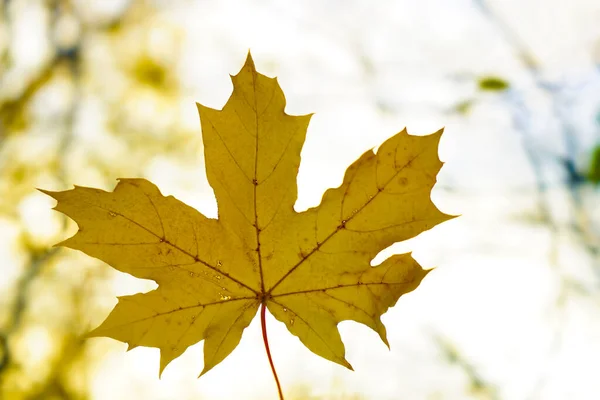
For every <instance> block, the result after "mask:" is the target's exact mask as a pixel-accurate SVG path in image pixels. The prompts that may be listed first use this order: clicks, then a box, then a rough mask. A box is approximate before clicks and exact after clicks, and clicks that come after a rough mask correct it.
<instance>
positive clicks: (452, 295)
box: [0, 0, 600, 400]
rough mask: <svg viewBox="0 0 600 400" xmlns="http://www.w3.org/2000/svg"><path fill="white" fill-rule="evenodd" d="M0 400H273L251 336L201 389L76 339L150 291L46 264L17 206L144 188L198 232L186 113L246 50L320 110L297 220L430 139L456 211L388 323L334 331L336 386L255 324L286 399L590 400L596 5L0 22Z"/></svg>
mask: <svg viewBox="0 0 600 400" xmlns="http://www.w3.org/2000/svg"><path fill="white" fill-rule="evenodd" d="M0 18H1V20H0V234H1V239H2V240H0V399H6V400H21V399H82V400H83V399H97V400H109V399H110V400H112V399H117V400H118V399H123V400H124V399H152V400H154V399H156V400H158V399H165V400H166V399H190V400H191V399H194V400H200V399H270V398H273V399H274V398H276V389H275V385H274V383H273V379H272V376H271V372H270V370H269V366H268V362H267V359H266V356H265V354H264V348H263V344H262V340H261V336H260V329H259V328H260V327H259V324H258V319H255V321H254V322H253V323H252V325H251V326H250V327H249V328H248V329H247V330H246V332H245V334H244V337H243V339H242V342H241V344H240V346H239V347H238V348H237V349H236V350H235V351H234V353H233V354H232V355H231V356H230V357H228V358H227V359H226V360H225V361H224V362H223V363H222V364H220V365H219V366H218V367H217V368H215V369H214V370H213V371H211V372H210V373H209V374H207V375H206V376H204V377H202V378H201V379H196V377H197V375H198V373H199V372H200V371H201V369H202V348H201V347H202V345H201V344H200V345H196V346H193V347H191V348H190V349H188V351H187V352H186V353H185V354H184V355H183V356H182V357H180V358H179V359H177V360H176V361H174V362H173V363H172V364H171V365H170V366H169V367H168V368H167V369H166V370H165V372H164V374H163V377H162V379H161V380H159V379H158V358H159V353H158V350H156V349H145V348H137V349H135V350H133V351H131V352H128V353H126V352H125V349H126V345H125V344H122V343H120V342H117V341H114V340H111V339H106V338H101V339H92V340H87V341H86V340H83V339H82V334H84V333H85V332H87V331H88V330H90V329H91V328H93V327H95V326H97V325H98V324H99V323H100V322H101V321H102V320H103V319H104V318H105V317H106V315H107V314H108V312H109V311H110V309H111V308H112V307H113V306H114V304H115V303H116V296H117V295H125V294H132V293H136V292H139V291H147V290H150V289H152V288H153V287H154V286H155V285H154V283H153V282H144V281H140V280H137V279H134V278H132V277H130V276H127V275H125V274H120V273H118V272H116V271H114V270H112V269H111V268H110V267H108V266H107V265H105V264H103V263H101V262H99V261H97V260H95V259H92V258H90V257H87V256H85V255H83V254H82V253H79V252H76V251H74V250H69V249H62V248H55V247H52V245H53V244H54V243H56V242H58V241H60V240H62V239H64V238H66V237H68V236H71V235H72V234H73V233H74V232H75V231H76V227H75V226H74V224H73V223H72V222H70V221H67V220H66V219H65V218H63V217H62V216H61V214H59V213H57V212H55V211H52V210H51V207H53V206H54V200H52V199H50V198H49V197H47V196H44V195H43V194H42V193H40V192H38V191H36V190H35V188H44V189H49V190H65V189H68V188H71V187H72V185H73V184H77V185H81V186H92V187H100V188H104V189H107V190H112V188H113V187H114V186H115V184H116V179H117V178H120V177H145V178H148V179H150V180H152V181H153V182H155V183H156V184H157V185H158V186H159V187H160V188H161V191H162V193H163V194H165V195H167V194H173V195H174V196H176V197H178V198H179V199H181V200H182V201H184V202H186V203H188V204H190V205H192V206H194V207H196V208H197V209H199V210H200V211H202V212H203V213H205V214H206V215H209V216H213V217H214V216H216V204H215V201H214V198H213V193H212V189H211V188H210V186H208V184H207V182H206V176H205V173H204V170H203V150H202V142H201V135H200V126H199V121H198V117H197V112H196V106H195V101H198V102H201V103H202V104H204V105H207V106H210V107H214V108H221V107H222V106H223V104H224V103H225V101H226V99H227V98H228V97H229V95H230V93H231V88H232V87H231V83H230V80H229V76H228V74H235V73H237V71H238V70H239V68H240V67H241V65H242V64H243V61H244V59H245V57H246V54H247V51H248V49H251V50H252V55H253V57H254V60H255V63H256V65H257V68H258V70H259V71H260V72H262V73H265V74H266V75H269V76H278V77H279V82H280V84H281V86H282V87H283V90H284V92H285V94H286V96H287V101H288V106H287V112H288V113H289V114H305V113H309V112H315V113H316V114H315V116H314V117H313V119H312V122H311V125H310V127H309V131H308V136H307V140H306V145H305V147H304V150H303V153H302V166H301V168H300V173H299V176H298V185H299V199H298V203H297V205H296V209H297V210H303V209H306V208H308V207H310V206H314V205H316V204H318V203H319V201H320V197H321V195H322V193H323V191H324V190H325V189H326V188H328V187H333V186H338V185H339V184H340V183H341V179H342V175H343V172H344V170H345V168H346V167H347V166H348V165H349V164H350V163H351V162H352V161H353V160H354V159H356V158H357V157H358V156H359V155H360V154H361V153H362V152H364V151H365V150H366V149H368V148H371V147H376V146H378V145H379V144H380V143H381V142H382V141H383V140H385V139H386V138H387V137H389V136H391V135H393V134H394V133H396V132H398V131H399V130H401V129H402V128H403V127H405V126H406V127H407V128H408V131H409V132H410V133H412V134H419V135H423V134H428V133H432V132H434V131H435V130H437V129H439V128H440V127H442V126H445V128H446V130H445V134H444V136H443V138H442V142H441V147H440V154H441V158H442V160H444V161H445V162H446V164H445V166H444V168H443V169H442V171H441V173H440V175H439V179H438V184H437V186H436V187H435V189H434V192H433V199H434V201H435V203H436V204H437V205H438V207H439V208H440V209H441V210H443V211H444V212H447V213H451V214H462V217H460V218H457V219H454V220H452V221H450V222H446V223H444V224H442V225H440V226H439V227H437V228H435V229H434V230H432V231H429V232H426V233H424V234H421V235H419V236H418V237H417V238H415V239H412V240H410V241H408V242H405V243H400V244H397V245H394V246H392V248H390V249H387V250H386V251H384V252H383V253H382V254H381V255H380V257H378V260H379V259H383V258H385V257H386V256H387V255H389V254H391V253H392V252H405V251H413V252H414V253H413V254H414V256H415V258H416V259H417V260H418V261H420V262H421V263H422V265H424V267H426V268H432V267H437V269H436V270H435V271H434V272H432V273H431V274H430V275H429V276H428V277H427V279H425V281H424V282H423V283H422V285H421V286H420V288H419V289H418V290H416V291H415V292H413V293H411V294H409V295H406V296H404V297H402V298H401V299H400V301H399V302H398V305H397V306H396V307H394V308H392V309H391V310H390V311H389V312H388V313H386V314H385V315H384V317H383V320H384V323H385V324H386V325H387V327H388V335H389V340H390V344H391V350H390V351H388V350H387V348H386V347H385V345H383V343H381V341H380V340H379V339H378V337H377V335H376V334H375V333H373V332H371V331H370V330H369V329H368V328H366V327H364V326H360V325H358V324H355V323H351V322H344V323H342V324H341V325H340V329H341V331H342V336H343V339H344V341H345V343H346V345H347V356H348V359H349V361H350V362H351V363H352V364H353V365H354V366H355V368H356V372H351V371H347V370H345V369H344V368H342V367H339V366H337V365H334V364H333V363H330V362H328V361H325V360H324V359H321V358H319V357H318V356H315V355H313V354H312V353H310V352H309V351H308V350H307V349H305V348H304V347H303V346H302V345H301V344H300V342H299V341H298V340H297V339H296V338H295V337H294V336H292V335H290V334H288V332H287V330H286V329H285V327H284V326H283V325H282V324H280V323H279V322H276V321H275V320H274V319H273V318H270V319H268V321H267V323H268V326H269V328H268V329H269V336H270V341H271V351H272V353H273V357H274V361H275V364H276V366H277V368H278V371H279V377H280V380H281V381H282V385H283V387H284V389H285V393H286V395H287V397H286V399H297V400H299V399H338V400H341V399H356V400H358V399H376V400H379V399H384V400H386V399H388V400H395V399H428V400H437V399H439V400H442V399H509V400H513V399H515V400H520V399H523V400H525V399H527V400H529V399H531V400H533V399H567V398H568V399H573V400H574V399H597V398H600V379H598V377H597V374H598V371H600V301H599V300H600V262H599V261H600V239H599V238H600V188H599V186H598V185H599V183H600V23H599V21H600V2H598V1H597V0H544V1H542V0H421V1H419V2H415V1H411V0H380V1H377V2H371V1H366V0H363V1H358V0H345V1H342V0H331V1H317V0H307V1H302V2H294V3H284V2H279V1H276V0H258V1H256V0H245V1H243V0H242V1H233V0H223V1H218V2H217V1H202V0H162V1H160V0H154V1H151V0H145V1H144V0H131V1H127V0H46V1H43V0H3V1H0Z"/></svg>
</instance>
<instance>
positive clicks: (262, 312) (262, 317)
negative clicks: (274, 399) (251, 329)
mask: <svg viewBox="0 0 600 400" xmlns="http://www.w3.org/2000/svg"><path fill="white" fill-rule="evenodd" d="M266 310H267V307H265V303H264V302H263V303H262V304H261V305H260V326H261V327H262V335H263V342H264V343H265V350H266V351H267V357H268V358H269V364H270V365H271V371H273V377H274V378H275V383H276V384H277V391H278V392H279V400H284V399H283V393H282V392H281V385H280V384H279V378H278V377H277V371H275V365H274V364H273V359H272V358H271V349H269V339H268V338H267V321H266V318H265V313H266Z"/></svg>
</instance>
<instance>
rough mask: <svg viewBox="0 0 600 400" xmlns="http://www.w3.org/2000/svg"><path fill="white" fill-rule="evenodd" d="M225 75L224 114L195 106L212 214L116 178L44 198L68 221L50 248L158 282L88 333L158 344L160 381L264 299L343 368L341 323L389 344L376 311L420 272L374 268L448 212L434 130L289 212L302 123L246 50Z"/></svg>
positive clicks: (211, 356) (216, 344)
mask: <svg viewBox="0 0 600 400" xmlns="http://www.w3.org/2000/svg"><path fill="white" fill-rule="evenodd" d="M232 81H233V87H234V90H233V93H232V95H231V97H230V98H229V100H228V102H227V104H226V105H225V106H224V108H223V110H214V109H211V108H208V107H204V106H202V105H200V104H198V110H199V114H200V120H201V126H202V136H203V142H204V151H205V159H206V171H207V177H208V181H209V183H210V185H211V186H212V188H213V189H214V193H215V197H216V199H217V203H218V211H219V214H218V219H211V218H207V217H205V216H204V215H202V214H201V213H200V212H198V211H196V210H195V209H193V208H191V207H189V206H187V205H186V204H184V203H182V202H180V201H178V200H177V199H175V198H174V197H172V196H167V197H165V196H163V195H162V194H161V193H160V191H159V190H158V188H157V187H156V186H155V185H153V184H152V183H151V182H149V181H147V180H144V179H120V181H119V183H118V185H117V186H116V188H115V189H114V191H113V192H105V191H102V190H99V189H93V188H86V187H78V186H76V187H75V188H74V189H72V190H67V191H63V192H50V191H43V192H44V193H47V194H48V195H50V196H52V197H53V198H55V199H56V200H58V203H57V206H56V207H55V208H56V210H58V211H60V212H62V213H64V214H66V215H67V216H69V217H70V218H72V219H73V220H74V221H76V222H77V224H78V226H79V231H78V232H77V233H76V234H75V236H73V237H71V238H69V239H67V240H65V241H64V242H62V243H59V244H60V245H62V246H66V247H70V248H72V249H77V250H81V251H83V252H84V253H86V254H88V255H90V256H92V257H96V258H98V259H100V260H102V261H104V262H106V263H108V264H110V265H111V266H112V267H114V268H115V269H117V270H119V271H122V272H126V273H129V274H131V275H133V276H135V277H138V278H143V279H151V280H154V281H156V282H157V283H158V288H157V289H156V290H153V291H151V292H148V293H140V294H135V295H132V296H123V297H119V301H118V304H117V305H116V306H115V308H114V310H113V311H112V312H111V313H110V315H109V316H108V317H107V319H106V320H105V321H104V322H103V323H102V324H101V325H100V326H99V327H98V328H96V329H95V330H94V331H92V332H91V333H90V336H107V337H111V338H114V339H117V340H120V341H122V342H126V343H128V345H129V348H133V347H136V346H149V347H157V348H159V349H160V355H161V358H160V371H161V373H162V371H163V370H164V368H165V367H166V366H167V364H168V363H169V362H170V361H172V360H173V359H175V358H177V357H178V356H179V355H181V354H182V353H183V352H184V351H185V350H186V348H187V347H189V346H191V345H193V344H195V343H197V342H199V341H201V340H204V341H205V342H204V369H203V371H202V373H201V375H202V374H204V373H206V372H207V371H209V370H210V369H211V368H213V367H214V366H215V365H217V364H218V363H220V362H221V361H222V360H223V359H224V358H225V357H227V355H229V354H230V353H231V352H232V351H233V350H234V349H235V347H236V346H237V345H238V343H239V341H240V339H241V336H242V332H243V330H244V329H245V328H246V327H247V326H248V325H249V324H250V322H251V321H252V319H253V317H254V316H255V314H256V312H257V310H258V308H259V306H261V304H262V306H263V318H264V307H265V306H266V307H267V308H268V309H269V311H270V312H271V314H272V315H273V316H274V317H275V318H276V319H278V320H279V321H281V322H283V323H284V324H285V325H286V327H287V329H288V330H289V331H290V332H291V333H292V334H293V335H295V336H297V337H298V338H299V339H300V340H301V341H302V343H303V344H304V345H305V346H306V347H308V348H309V349H310V350H311V351H313V352H314V353H315V354H318V355H320V356H321V357H324V358H326V359H328V360H331V361H333V362H336V363H338V364H341V365H343V366H345V367H348V368H352V367H351V366H350V364H349V363H348V361H347V360H346V358H345V350H344V344H343V343H342V341H341V338H340V334H339V331H338V328H337V325H338V323H339V322H341V321H344V320H353V321H356V322H360V323H362V324H365V325H367V326H368V327H370V328H372V329H373V330H375V332H377V333H378V334H379V336H380V337H381V339H382V340H383V341H384V342H385V343H386V344H388V341H387V337H386V329H385V326H384V325H383V323H382V322H381V319H380V317H381V315H382V314H383V313H385V312H386V311H387V309H388V308H389V307H391V306H393V305H394V304H395V303H396V301H397V300H398V298H399V297H400V296H401V295H403V294H405V293H408V292H410V291H412V290H413V289H415V288H416V287H417V286H418V285H419V283H420V282H421V280H422V279H423V277H424V276H425V275H426V274H427V271H426V270H423V269H422V268H421V266H419V264H418V263H417V262H416V261H415V260H414V259H413V258H412V257H411V255H410V254H400V255H394V256H392V257H390V258H388V259H387V260H385V261H384V262H382V263H381V264H380V265H377V266H371V261H372V260H373V258H374V257H375V256H376V255H377V254H378V253H379V252H380V251H381V250H383V249H385V248H386V247H388V246H390V245H391V244H393V243H395V242H399V241H403V240H406V239H409V238H411V237H414V236H416V235H417V234H419V233H421V232H423V231H425V230H427V229H430V228H431V227H433V226H434V225H436V224H438V223H440V222H443V221H445V220H448V219H450V218H452V216H449V215H446V214H444V213H442V212H441V211H439V210H438V209H437V208H436V206H435V205H434V204H433V203H432V201H431V200H430V192H431V190H432V188H433V186H434V184H435V181H436V175H437V173H438V172H439V170H440V168H441V166H442V163H441V162H440V160H439V159H438V156H437V148H438V142H439V139H440V136H441V133H442V131H441V130H440V131H438V132H436V133H434V134H432V135H429V136H421V137H419V136H411V135H409V134H408V133H407V132H406V130H403V131H402V132H400V133H398V134H396V135H395V136H393V137H391V138H390V139H388V140H387V141H386V142H384V143H383V144H382V145H381V146H380V147H379V149H378V151H377V153H374V152H373V151H372V150H369V151H367V152H365V153H364V154H363V155H362V156H361V157H360V158H359V159H358V160H356V161H355V162H354V163H353V164H352V165H351V166H350V167H349V168H348V169H347V171H346V174H345V177H344V180H343V183H342V184H341V186H339V187H337V188H334V189H329V190H327V191H326V192H325V194H324V195H323V198H322V201H321V204H320V205H319V206H317V207H314V208H310V209H308V210H306V211H304V212H300V213H297V212H296V211H295V210H294V203H295V202H296V198H297V186H296V175H297V173H298V167H299V164H300V151H301V149H302V146H303V143H304V139H305V135H306V130H307V127H308V123H309V120H310V115H304V116H290V115H287V114H286V113H285V112H284V108H285V97H284V95H283V92H282V91H281V88H280V87H279V84H278V83H277V80H276V79H275V78H268V77H266V76H264V75H262V74H259V73H257V72H256V70H255V67H254V63H253V61H252V58H251V57H250V55H248V58H247V60H246V63H245V64H244V66H243V67H242V69H241V71H240V72H239V73H238V74H237V75H235V76H232ZM263 322H264V320H263ZM263 328H264V326H263ZM265 339H266V338H265Z"/></svg>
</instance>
